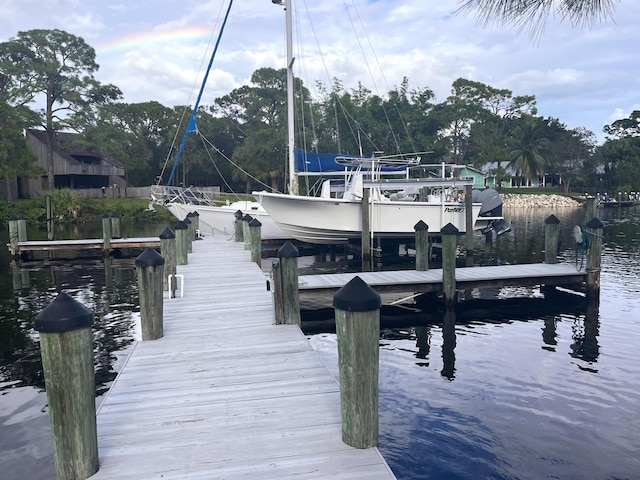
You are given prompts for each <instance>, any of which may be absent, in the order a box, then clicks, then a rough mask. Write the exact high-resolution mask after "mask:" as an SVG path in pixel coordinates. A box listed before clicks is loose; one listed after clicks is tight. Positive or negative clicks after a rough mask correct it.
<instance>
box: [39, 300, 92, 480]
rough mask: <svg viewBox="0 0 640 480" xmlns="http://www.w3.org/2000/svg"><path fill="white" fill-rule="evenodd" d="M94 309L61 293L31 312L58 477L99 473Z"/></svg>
mask: <svg viewBox="0 0 640 480" xmlns="http://www.w3.org/2000/svg"><path fill="white" fill-rule="evenodd" d="M92 324H93V312H91V310H89V309H88V308H86V307H85V306H84V305H82V304H80V303H79V302H77V301H76V300H74V299H72V298H71V297H70V296H69V295H67V294H66V293H64V292H62V293H60V294H59V295H58V296H57V297H56V298H55V299H54V300H53V302H51V303H50V304H49V306H47V307H46V308H45V309H44V310H42V312H40V313H39V314H38V315H36V317H35V320H34V329H35V330H36V331H38V332H40V354H41V356H42V367H43V371H44V377H45V386H46V390H47V401H48V405H49V407H48V409H49V418H50V421H51V437H52V440H53V461H54V464H55V469H56V478H57V479H58V480H78V479H85V478H89V477H90V476H92V475H93V474H94V473H96V472H97V471H98V468H99V463H98V436H97V429H96V406H95V373H94V369H93V334H92V332H91V325H92Z"/></svg>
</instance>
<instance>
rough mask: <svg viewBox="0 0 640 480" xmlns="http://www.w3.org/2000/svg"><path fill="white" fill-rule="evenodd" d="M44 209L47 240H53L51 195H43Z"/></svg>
mask: <svg viewBox="0 0 640 480" xmlns="http://www.w3.org/2000/svg"><path fill="white" fill-rule="evenodd" d="M45 210H46V212H47V213H46V215H47V240H53V197H52V196H51V195H47V196H46V197H45Z"/></svg>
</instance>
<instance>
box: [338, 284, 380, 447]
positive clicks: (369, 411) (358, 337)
mask: <svg viewBox="0 0 640 480" xmlns="http://www.w3.org/2000/svg"><path fill="white" fill-rule="evenodd" d="M381 304H382V303H381V300H380V295H378V294H377V293H376V292H375V291H374V290H373V289H372V288H371V287H369V285H367V284H366V283H365V282H364V281H363V280H362V279H361V278H360V277H358V276H356V277H354V278H353V280H351V281H350V282H349V283H347V284H346V285H345V286H344V287H342V288H341V289H340V290H338V291H337V292H336V294H335V295H334V297H333V306H334V309H335V319H336V334H337V340H338V364H339V369H340V407H341V413H342V441H343V442H344V443H346V444H347V445H350V446H352V447H355V448H370V447H375V446H376V445H377V444H378V424H379V421H378V396H379V393H378V360H379V354H378V349H379V346H378V345H379V341H380V306H381Z"/></svg>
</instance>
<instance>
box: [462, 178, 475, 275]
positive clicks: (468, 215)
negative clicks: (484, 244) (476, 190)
mask: <svg viewBox="0 0 640 480" xmlns="http://www.w3.org/2000/svg"><path fill="white" fill-rule="evenodd" d="M464 215H465V216H464V218H465V231H464V232H465V233H464V238H465V244H466V250H467V259H466V265H467V267H472V266H473V185H465V187H464Z"/></svg>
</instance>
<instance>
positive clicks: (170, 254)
mask: <svg viewBox="0 0 640 480" xmlns="http://www.w3.org/2000/svg"><path fill="white" fill-rule="evenodd" d="M160 255H162V257H163V258H164V275H163V276H162V289H163V290H164V291H169V290H170V289H169V276H171V275H175V274H176V272H177V269H176V235H175V233H173V232H172V231H171V229H170V228H168V227H167V228H165V229H164V230H163V231H162V233H161V234H160ZM173 278H175V277H172V279H173ZM170 292H171V293H173V295H171V298H174V297H175V293H174V292H175V281H174V282H173V288H172V289H171V290H170Z"/></svg>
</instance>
